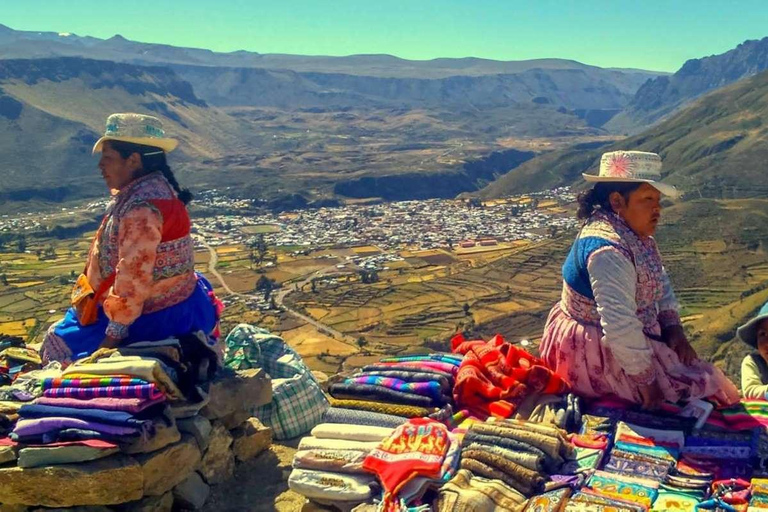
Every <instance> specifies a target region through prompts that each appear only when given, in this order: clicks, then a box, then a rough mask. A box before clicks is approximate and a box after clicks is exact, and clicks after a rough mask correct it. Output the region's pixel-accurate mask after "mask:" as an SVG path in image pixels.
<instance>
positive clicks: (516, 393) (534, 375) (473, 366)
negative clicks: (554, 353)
mask: <svg viewBox="0 0 768 512" xmlns="http://www.w3.org/2000/svg"><path fill="white" fill-rule="evenodd" d="M451 346H452V347H453V351H454V352H455V353H458V354H462V355H463V356H464V359H463V360H462V362H461V366H460V367H459V371H458V373H457V374H456V383H455V385H454V388H453V395H454V400H455V402H456V404H457V405H458V406H459V407H461V408H466V409H469V410H470V411H471V412H472V413H474V414H475V415H477V416H478V417H488V416H490V415H491V414H492V412H496V413H497V414H499V415H503V416H505V417H510V416H512V415H513V414H515V412H516V410H517V408H518V407H519V406H520V405H521V404H522V402H523V401H524V400H525V399H526V398H527V397H528V396H530V395H531V394H562V393H564V392H565V391H567V389H568V385H567V383H566V382H565V381H564V380H563V379H562V378H561V377H560V376H558V375H557V374H555V373H554V372H552V371H551V370H550V369H549V368H547V367H546V366H544V363H543V362H542V361H541V360H540V359H538V358H536V357H534V356H532V355H531V354H529V353H528V352H526V351H525V350H522V349H520V348H518V347H515V346H513V345H511V344H509V343H507V342H506V341H504V339H503V338H502V337H501V336H499V335H496V336H494V337H493V338H492V339H491V340H489V341H488V342H485V341H482V340H474V341H467V340H466V339H465V338H464V337H463V335H461V334H458V335H456V336H454V338H453V339H452V340H451ZM502 411H503V413H502Z"/></svg>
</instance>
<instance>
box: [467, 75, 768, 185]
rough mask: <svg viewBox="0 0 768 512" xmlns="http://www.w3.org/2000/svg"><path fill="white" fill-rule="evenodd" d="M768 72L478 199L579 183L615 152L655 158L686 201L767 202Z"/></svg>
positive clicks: (566, 153)
mask: <svg viewBox="0 0 768 512" xmlns="http://www.w3.org/2000/svg"><path fill="white" fill-rule="evenodd" d="M766 140H768V72H763V73H761V74H759V75H756V76H754V77H752V78H748V79H745V80H742V81H740V82H737V83H735V84H733V85H730V86H728V87H725V88H722V89H718V90H716V91H714V92H712V93H709V94H708V95H706V96H704V97H702V98H700V99H699V100H697V101H695V102H694V103H693V104H691V105H690V106H689V107H687V108H685V109H683V110H682V111H680V112H679V113H678V114H676V115H674V116H672V117H671V118H669V119H668V120H667V121H664V122H662V123H661V124H659V125H657V126H655V127H653V128H651V129H649V130H646V131H644V132H642V133H641V134H638V135H635V136H633V137H629V138H627V139H624V140H621V141H618V142H615V143H613V144H606V145H603V146H601V147H599V148H584V147H580V146H575V147H571V148H568V149H565V150H560V151H554V152H550V153H547V154H544V155H541V156H539V157H537V158H535V159H532V160H529V161H527V162H526V163H524V164H523V165H521V166H519V167H518V168H516V169H514V170H513V171H511V172H509V173H507V174H506V175H504V176H502V177H500V178H499V179H498V180H496V181H495V182H493V183H492V184H490V185H489V186H488V187H486V188H485V189H484V190H483V191H481V192H480V195H482V196H484V197H497V196H504V195H509V194H517V193H521V192H529V191H535V190H541V189H544V188H549V187H554V186H561V185H571V184H576V185H578V184H580V183H582V181H583V180H582V179H581V173H582V172H591V173H597V167H598V165H599V160H600V155H601V153H602V152H604V151H613V150H617V149H626V150H640V151H652V152H655V153H659V154H660V155H661V157H662V160H663V166H664V171H663V176H664V181H666V182H669V183H671V184H673V185H676V186H678V187H679V188H680V189H681V190H682V191H683V192H684V193H685V195H686V196H687V197H688V198H718V199H734V198H760V197H766V196H768V180H766V171H765V162H766V161H768V146H766Z"/></svg>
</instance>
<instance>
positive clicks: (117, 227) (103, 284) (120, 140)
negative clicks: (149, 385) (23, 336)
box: [41, 114, 218, 363]
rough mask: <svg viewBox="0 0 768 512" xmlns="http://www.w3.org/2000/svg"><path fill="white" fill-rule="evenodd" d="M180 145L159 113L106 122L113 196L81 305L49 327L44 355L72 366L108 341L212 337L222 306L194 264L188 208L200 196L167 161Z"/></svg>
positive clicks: (103, 165)
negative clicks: (181, 182)
mask: <svg viewBox="0 0 768 512" xmlns="http://www.w3.org/2000/svg"><path fill="white" fill-rule="evenodd" d="M176 145H177V141H176V140H174V139H170V138H166V137H165V134H164V132H163V130H162V125H161V123H160V120H159V119H157V118H155V117H152V116H145V115H140V114H113V115H111V116H109V118H108V119H107V130H106V134H105V136H104V137H102V138H101V139H99V140H98V142H96V145H95V146H94V148H93V152H94V153H97V152H99V151H100V152H101V159H100V160H99V169H101V174H102V176H103V178H104V181H105V182H106V184H107V187H109V189H110V190H111V193H112V200H111V202H110V203H109V205H108V206H107V211H106V214H105V215H104V219H103V220H102V223H101V226H100V227H99V229H98V231H97V232H96V236H95V237H94V239H93V242H92V244H91V249H90V252H89V254H88V259H87V261H86V264H85V272H84V274H83V275H82V276H80V278H79V279H78V282H77V284H76V286H75V289H74V290H73V294H72V295H73V304H74V305H75V307H72V308H70V309H69V310H68V311H67V313H66V315H65V316H64V319H63V320H61V321H59V322H57V323H55V324H54V325H52V326H51V328H50V329H49V330H48V333H47V334H46V337H45V339H44V341H43V346H42V349H41V353H42V357H43V360H45V361H51V360H56V361H62V362H64V363H68V362H70V361H72V360H74V359H77V358H80V357H84V356H87V355H89V354H91V353H93V352H94V351H96V350H97V349H98V348H100V347H116V346H118V345H120V344H124V343H130V342H134V341H157V340H162V339H166V338H169V337H171V336H180V335H184V334H188V333H190V332H196V331H200V330H202V331H203V332H204V333H205V334H206V335H208V336H212V335H213V333H214V331H215V330H216V328H217V322H218V318H217V317H218V306H217V305H216V304H217V300H216V298H215V296H214V295H213V291H212V288H211V285H210V283H208V281H206V280H205V278H203V277H202V276H200V275H197V274H196V273H195V270H194V263H195V261H194V248H193V244H192V238H191V237H190V228H191V223H190V219H189V214H188V212H187V208H186V204H187V203H188V202H189V201H190V200H191V198H192V195H191V194H190V192H189V191H188V190H186V189H183V190H182V189H181V188H180V187H179V184H178V183H177V182H176V178H175V177H174V175H173V173H172V172H171V169H170V168H169V167H168V165H167V163H166V152H168V151H172V150H173V149H174V148H175V147H176ZM91 290H92V292H91ZM86 305H88V306H86ZM209 339H211V338H209Z"/></svg>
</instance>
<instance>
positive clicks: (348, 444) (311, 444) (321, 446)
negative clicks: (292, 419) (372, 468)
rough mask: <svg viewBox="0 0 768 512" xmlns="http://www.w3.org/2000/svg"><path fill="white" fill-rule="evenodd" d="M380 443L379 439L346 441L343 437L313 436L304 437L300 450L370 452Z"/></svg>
mask: <svg viewBox="0 0 768 512" xmlns="http://www.w3.org/2000/svg"><path fill="white" fill-rule="evenodd" d="M378 445H379V441H373V442H365V441H345V440H343V439H322V438H317V437H312V436H306V437H302V438H301V441H299V446H298V448H297V449H298V450H356V451H361V452H369V451H371V450H373V449H374V448H376V447H377V446H378Z"/></svg>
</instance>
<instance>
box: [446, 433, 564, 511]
mask: <svg viewBox="0 0 768 512" xmlns="http://www.w3.org/2000/svg"><path fill="white" fill-rule="evenodd" d="M571 449H572V448H571V445H570V443H569V442H568V440H567V439H566V438H565V435H564V433H563V432H562V431H561V430H559V429H557V428H554V427H552V426H548V425H542V424H538V423H531V422H526V421H520V420H496V421H490V422H476V423H472V424H471V425H470V427H469V429H468V430H467V433H466V435H464V439H463V441H462V447H461V463H460V468H461V469H462V470H466V471H468V472H470V473H472V476H473V477H480V478H485V479H490V480H493V479H495V480H499V481H500V484H503V485H504V486H505V487H506V491H505V494H506V495H508V496H517V501H518V504H523V503H525V501H526V499H527V498H529V497H531V496H533V495H536V494H538V493H541V492H542V491H543V490H544V485H545V482H546V481H547V480H548V476H549V475H550V474H554V473H556V472H557V471H558V470H559V468H560V467H561V466H562V464H563V462H564V461H565V460H566V458H569V457H570V456H571V453H570V452H571ZM457 477H458V475H457ZM462 478H463V479H466V478H467V476H466V475H465V476H463V477H462Z"/></svg>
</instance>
